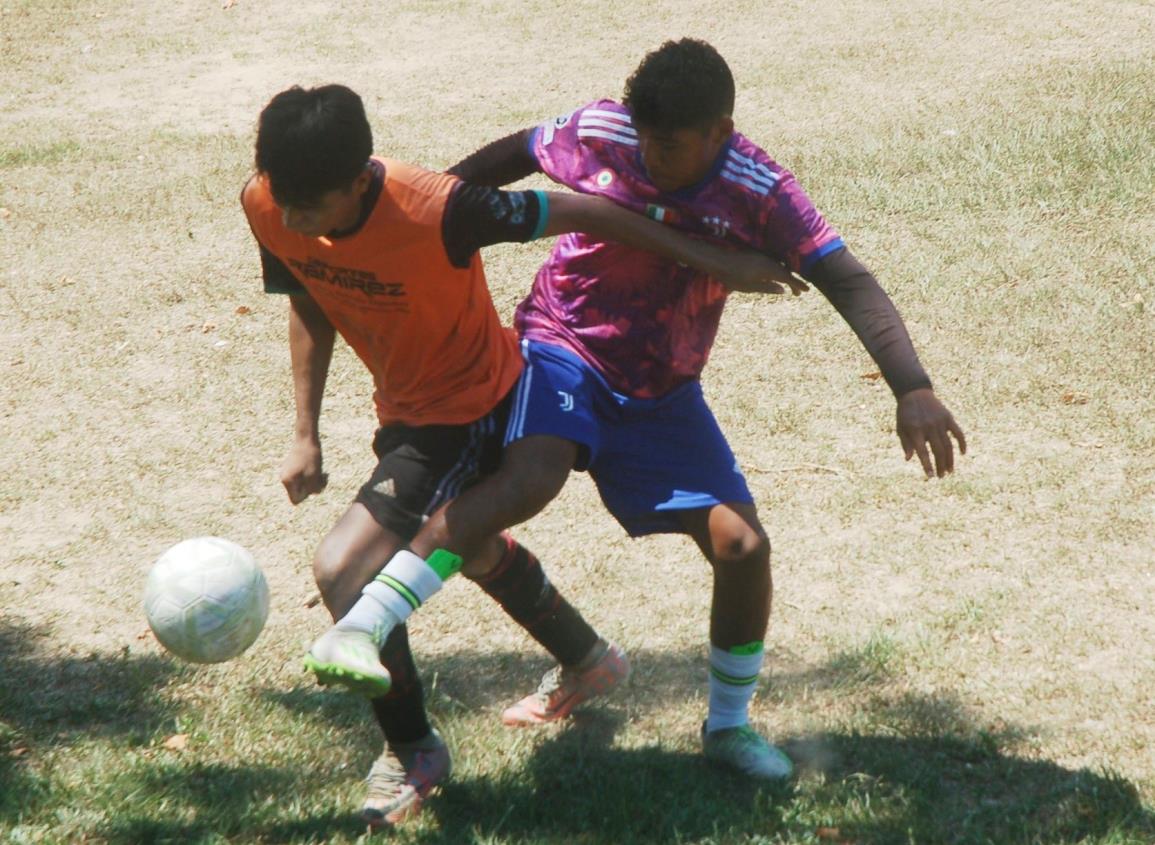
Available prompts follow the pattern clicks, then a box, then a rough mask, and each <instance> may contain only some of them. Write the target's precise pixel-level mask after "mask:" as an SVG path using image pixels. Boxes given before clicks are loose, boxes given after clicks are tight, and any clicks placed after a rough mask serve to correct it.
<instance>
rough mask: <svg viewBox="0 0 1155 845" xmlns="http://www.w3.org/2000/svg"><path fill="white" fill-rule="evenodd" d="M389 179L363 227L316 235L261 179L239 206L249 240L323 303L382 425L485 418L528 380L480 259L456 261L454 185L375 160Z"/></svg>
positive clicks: (443, 177) (248, 188) (435, 176)
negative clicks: (293, 227)
mask: <svg viewBox="0 0 1155 845" xmlns="http://www.w3.org/2000/svg"><path fill="white" fill-rule="evenodd" d="M375 161H376V162H378V163H379V164H381V165H383V166H384V169H385V176H384V182H383V185H382V188H381V193H380V195H379V196H378V198H377V200H376V203H375V204H374V206H373V209H372V211H370V212H369V215H368V217H367V218H366V219H365V221H364V223H363V224H362V225H361V227H360V228H359V229H358V230H357V231H356V232H354V233H353V234H351V235H348V236H346V237H339V238H333V239H330V238H327V237H321V238H311V237H306V236H304V235H300V234H297V233H295V232H291V231H289V230H288V229H286V228H285V226H284V225H283V223H282V221H281V210H280V209H279V208H278V207H277V205H276V204H275V203H274V202H273V198H272V195H271V193H270V191H269V187H268V184H267V183H266V181H265V180H264V179H263V178H261V177H260V176H256V177H253V178H252V179H251V180H250V181H249V183H248V184H247V185H246V186H245V189H244V191H243V192H242V195H241V201H242V204H243V206H244V209H245V214H246V216H247V217H248V219H249V225H250V226H251V227H252V230H253V234H254V235H255V236H256V238H257V241H258V242H259V243H260V245H261V246H262V247H264V248H265V249H266V250H268V251H269V252H270V253H272V254H273V256H275V257H276V258H277V259H279V260H280V261H281V262H282V263H283V264H284V265H285V267H287V268H288V270H289V271H290V272H291V273H292V274H293V276H294V277H296V279H297V280H298V281H299V282H300V283H301V285H302V286H303V287H304V288H305V290H307V291H308V293H309V294H310V295H311V296H312V297H313V299H314V300H315V301H316V302H317V305H318V306H319V307H320V308H321V310H322V311H323V312H324V314H325V316H326V317H328V319H329V321H330V322H331V323H332V324H333V327H334V328H335V329H336V330H337V332H338V333H339V334H340V335H341V337H343V338H344V339H345V341H346V342H347V343H348V344H349V346H351V347H352V348H353V351H354V352H356V353H357V356H358V357H359V358H360V359H361V360H362V361H363V362H364V363H365V366H366V367H368V369H369V372H370V373H372V375H373V383H374V385H375V388H376V389H375V391H374V395H373V399H374V402H375V404H376V406H377V417H378V419H379V420H380V422H381V424H382V425H385V424H387V423H392V422H401V423H405V424H408V425H460V424H463V423H468V422H472V421H473V420H476V419H479V418H480V417H483V416H485V415H486V414H487V413H489V411H491V410H492V409H493V408H494V406H495V405H497V403H498V402H499V401H500V400H501V399H502V398H503V397H504V396H505V395H506V393H508V392H509V390H510V388H511V387H512V386H513V383H514V382H515V381H516V380H517V377H518V375H519V374H520V372H521V366H522V361H521V355H520V354H519V351H518V348H517V341H516V339H515V337H514V335H513V333H512V332H511V331H509V330H507V329H505V328H504V327H502V325H501V320H500V318H499V317H498V315H497V311H496V309H495V308H494V307H493V300H492V299H491V298H490V295H489V288H488V287H487V286H486V281H485V271H484V269H483V267H482V264H481V257H480V256H479V255H478V254H477V253H476V252H474V253H473V255H472V257H471V259H470V260H469V264H468V267H465V268H458V267H454V266H453V265H452V264H451V263H450V259H449V256H448V254H447V253H446V247H445V243H444V241H443V237H442V217H443V215H444V213H445V207H446V202H447V200H448V198H449V195H450V192H451V191H452V189H453V187H454V185H456V184H457V182H458V180H457V178H456V177H454V176H449V175H447V174H442V173H431V172H429V171H425V170H422V169H420V168H417V167H413V166H411V165H408V164H404V163H402V162H399V161H394V160H392V159H375Z"/></svg>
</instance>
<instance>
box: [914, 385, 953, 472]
mask: <svg viewBox="0 0 1155 845" xmlns="http://www.w3.org/2000/svg"><path fill="white" fill-rule="evenodd" d="M897 419H898V422H897V431H898V439H899V442H900V443H902V450H903V452H904V453H905V454H906V459H907V460H908V461H909V460H910V458H911V456H912V455H915V454H917V455H918V459H919V461H921V462H922V469H923V472H925V473H926V477H927V478H933V477H934V476H936V475H937V476H938V477H939V478H942V477H943V476H944V475H946V474H947V473H948V472H953V471H954V444H953V443H951V439H950V435H954V438H955V440H957V441H958V450H959V454H962V455H965V454H966V453H967V439H966V435H964V434H963V431H962V429H961V428H959V426H958V423H956V422H955V421H954V417H952V416H951V414H950V411H948V410H947V409H946V406H945V405H943V404H942V402H940V401H938V397H937V396H935V395H934V391H933V390H931V389H930V388H929V387H923V388H919V389H918V390H912V391H910V392H909V393H904V394H903V395H902V397H901V398H900V399H899V400H898V412H897ZM931 454H933V455H934V463H933V464H932V463H931V459H930V456H931Z"/></svg>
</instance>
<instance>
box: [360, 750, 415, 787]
mask: <svg viewBox="0 0 1155 845" xmlns="http://www.w3.org/2000/svg"><path fill="white" fill-rule="evenodd" d="M406 777H407V773H406V771H405V767H404V766H402V765H401V761H400V760H399V759H397V755H395V754H391V753H387V754H383V755H381V756H380V757H378V758H377V759H376V760H374V761H373V765H372V766H371V767H370V768H369V774H368V775H367V776H366V777H365V783H367V784H368V785H369V790H370V792H375V793H380V794H383V795H386V796H389V797H392V796H393V795H395V794H396V793H397V791H398V790H399V789H400V788H401V787H402V786H404V785H405V778H406Z"/></svg>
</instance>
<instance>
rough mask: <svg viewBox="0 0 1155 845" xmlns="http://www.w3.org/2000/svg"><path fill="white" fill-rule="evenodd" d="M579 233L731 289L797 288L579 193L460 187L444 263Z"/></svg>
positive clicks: (751, 257)
mask: <svg viewBox="0 0 1155 845" xmlns="http://www.w3.org/2000/svg"><path fill="white" fill-rule="evenodd" d="M565 232H585V233H587V234H589V235H591V236H593V237H595V238H599V239H603V240H610V241H616V242H618V243H622V244H625V245H627V246H631V247H635V248H637V249H645V250H649V251H651V252H654V253H657V254H658V255H661V256H664V257H666V258H669V259H672V260H674V261H680V262H682V263H683V264H688V265H690V266H692V267H695V268H697V269H699V270H702V271H704V272H706V273H709V274H710V275H711V276H713V277H714V278H716V279H718V280H719V281H720V282H722V283H723V284H725V285H727V286H728V287H730V288H731V289H734V290H756V291H761V292H765V293H783V292H784V288H783V287H782V285H788V286H791V287H794V286H795V285H797V284H798V282H796V281H795V280H794V279H793V277H792V276H791V275H790V273H789V272H787V270H786V269H785V268H784V267H783V266H782V265H781V264H779V263H778V262H777V261H774V260H773V259H771V258H768V257H767V256H765V255H762V254H761V253H758V252H754V251H752V250H742V251H734V250H729V249H723V248H721V247H717V246H714V245H713V244H709V243H706V242H705V241H700V240H694V239H693V238H690V237H688V236H687V235H684V234H682V233H681V232H678V231H676V230H674V229H672V228H670V227H668V226H664V225H662V224H661V223H657V222H655V221H653V220H650V219H649V218H647V217H644V216H642V215H641V214H635V213H634V212H632V211H628V210H626V209H624V208H621V207H619V206H617V205H615V204H614V203H612V202H610V201H609V200H606V199H602V198H600V197H593V196H587V195H585V194H563V193H556V192H549V193H547V192H544V191H501V190H497V189H496V188H492V187H484V186H481V185H472V184H469V183H465V182H461V183H459V184H458V185H457V186H456V187H455V188H454V191H453V193H452V194H451V195H450V198H449V202H448V203H447V204H446V209H445V216H444V217H443V219H442V237H443V239H444V242H445V246H446V251H447V253H448V254H449V259H450V261H451V262H452V263H453V264H454V265H455V266H457V267H465V266H468V264H469V262H470V260H471V259H472V257H473V254H474V253H475V252H477V250H479V249H481V248H482V247H484V246H489V245H491V244H496V243H506V242H517V243H522V242H525V241H531V240H535V239H537V238H544V237H552V236H553V235H559V234H563V233H565Z"/></svg>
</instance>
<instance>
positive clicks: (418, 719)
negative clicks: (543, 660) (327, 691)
mask: <svg viewBox="0 0 1155 845" xmlns="http://www.w3.org/2000/svg"><path fill="white" fill-rule="evenodd" d="M381 663H382V664H383V665H384V666H385V668H386V669H388V670H389V675H390V677H392V679H393V686H392V687H391V688H390V690H389V692H388V693H387V694H386V695H384V696H381V697H380V698H374V699H373V700H372V701H370V702H369V703H370V704H371V705H372V706H373V715H374V716H376V717H377V724H379V725H380V726H381V730H382V731H383V732H384V733H385V740H386V741H387V742H388V743H389V744H390V745H394V744H396V743H406V742H414V741H416V740H419V739H422V738H424V737H426V736H428V735H429V732H430V730H432V728H431V727H430V725H429V719H428V718H427V717H426V715H425V689H424V687H422V685H421V678H420V677H418V675H417V666H416V664H415V663H414V662H413V653H412V652H411V651H410V650H409V631H408V629H407V628H406V627H405V626H404V625H398V626H397V627H396V628H394V629H393V630H392V631H390V632H389V636H388V637H387V638H386V639H385V645H383V646H381Z"/></svg>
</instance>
